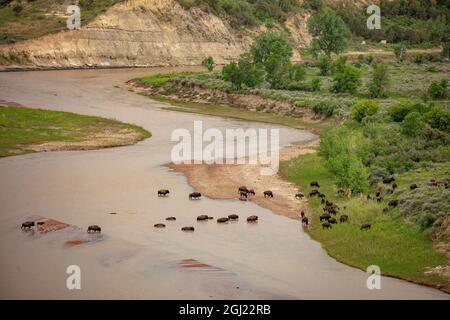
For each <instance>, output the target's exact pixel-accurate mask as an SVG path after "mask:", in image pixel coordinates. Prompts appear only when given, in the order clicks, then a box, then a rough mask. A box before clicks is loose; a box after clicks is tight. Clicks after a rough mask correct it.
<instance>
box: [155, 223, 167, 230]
mask: <svg viewBox="0 0 450 320" xmlns="http://www.w3.org/2000/svg"><path fill="white" fill-rule="evenodd" d="M154 227H155V228H158V229H161V228H165V227H166V225H165V224H163V223H157V224H155V225H154Z"/></svg>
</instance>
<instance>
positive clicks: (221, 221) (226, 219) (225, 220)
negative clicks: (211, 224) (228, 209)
mask: <svg viewBox="0 0 450 320" xmlns="http://www.w3.org/2000/svg"><path fill="white" fill-rule="evenodd" d="M228 220H230V219H228V218H219V219H217V223H227V222H228Z"/></svg>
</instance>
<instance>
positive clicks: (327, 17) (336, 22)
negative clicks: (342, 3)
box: [308, 9, 350, 57]
mask: <svg viewBox="0 0 450 320" xmlns="http://www.w3.org/2000/svg"><path fill="white" fill-rule="evenodd" d="M308 31H309V33H310V34H311V35H312V36H313V39H312V41H311V49H312V50H313V51H315V52H324V53H325V54H326V55H327V56H329V57H330V56H331V54H332V53H335V54H339V53H341V52H342V51H343V50H344V49H345V48H346V47H347V38H348V37H349V35H350V32H349V31H348V28H347V25H346V24H345V22H344V21H343V20H342V18H341V17H340V16H338V15H337V14H336V13H335V12H334V11H331V10H330V9H323V10H321V11H320V12H319V13H317V14H315V15H314V16H312V17H311V18H309V20H308Z"/></svg>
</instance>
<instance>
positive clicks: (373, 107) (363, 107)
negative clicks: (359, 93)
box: [352, 100, 378, 122]
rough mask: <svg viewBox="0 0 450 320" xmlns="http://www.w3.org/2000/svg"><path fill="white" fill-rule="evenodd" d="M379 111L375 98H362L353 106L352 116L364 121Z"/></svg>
mask: <svg viewBox="0 0 450 320" xmlns="http://www.w3.org/2000/svg"><path fill="white" fill-rule="evenodd" d="M377 112H378V102H377V101H374V100H360V101H358V102H357V103H355V104H354V105H353V106H352V118H353V119H354V120H356V121H358V122H362V120H363V119H364V118H365V117H368V116H373V115H375V114H376V113H377Z"/></svg>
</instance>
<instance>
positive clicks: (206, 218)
mask: <svg viewBox="0 0 450 320" xmlns="http://www.w3.org/2000/svg"><path fill="white" fill-rule="evenodd" d="M205 220H209V217H208V216H207V215H206V214H202V215H200V216H198V217H197V221H205Z"/></svg>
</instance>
